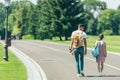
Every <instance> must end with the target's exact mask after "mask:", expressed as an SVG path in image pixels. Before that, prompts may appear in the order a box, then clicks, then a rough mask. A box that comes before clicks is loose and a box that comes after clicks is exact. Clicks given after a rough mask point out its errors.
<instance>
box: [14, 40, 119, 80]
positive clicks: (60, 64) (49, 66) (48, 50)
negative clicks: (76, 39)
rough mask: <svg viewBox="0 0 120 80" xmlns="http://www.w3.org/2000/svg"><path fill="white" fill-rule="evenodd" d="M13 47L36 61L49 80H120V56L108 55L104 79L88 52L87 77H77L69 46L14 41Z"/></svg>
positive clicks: (86, 59)
mask: <svg viewBox="0 0 120 80" xmlns="http://www.w3.org/2000/svg"><path fill="white" fill-rule="evenodd" d="M12 45H13V46H14V47H16V48H17V49H19V50H21V51H22V52H24V53H25V54H26V55H28V56H29V57H31V58H32V59H33V60H34V61H36V62H37V63H38V64H39V65H40V66H41V68H42V69H43V71H44V72H45V74H46V76H47V79H48V80H120V55H119V54H118V55H117V54H115V55H114V54H108V55H107V58H106V62H105V67H104V72H103V73H104V75H103V77H99V76H98V71H97V63H96V62H95V58H93V57H92V55H91V51H90V50H88V53H87V55H86V56H85V67H84V69H85V70H84V73H85V77H77V72H76V71H77V70H76V64H75V60H74V56H73V55H71V54H70V53H69V51H68V46H67V45H62V44H55V43H48V42H42V41H22V40H13V41H12Z"/></svg>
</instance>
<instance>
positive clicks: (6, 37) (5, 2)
mask: <svg viewBox="0 0 120 80" xmlns="http://www.w3.org/2000/svg"><path fill="white" fill-rule="evenodd" d="M4 5H5V8H6V27H5V47H4V48H5V54H4V57H3V59H4V60H5V61H8V9H9V6H10V0H4Z"/></svg>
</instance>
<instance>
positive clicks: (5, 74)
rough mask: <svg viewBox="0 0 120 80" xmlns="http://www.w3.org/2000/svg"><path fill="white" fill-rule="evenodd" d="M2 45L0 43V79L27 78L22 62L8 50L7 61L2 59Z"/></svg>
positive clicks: (25, 79)
mask: <svg viewBox="0 0 120 80" xmlns="http://www.w3.org/2000/svg"><path fill="white" fill-rule="evenodd" d="M3 55H4V47H3V46H2V44H0V80H27V71H26V68H25V66H24V64H23V63H22V62H21V61H20V60H19V59H18V58H17V57H16V56H15V55H14V54H13V53H11V52H10V51H9V61H8V62H5V61H3Z"/></svg>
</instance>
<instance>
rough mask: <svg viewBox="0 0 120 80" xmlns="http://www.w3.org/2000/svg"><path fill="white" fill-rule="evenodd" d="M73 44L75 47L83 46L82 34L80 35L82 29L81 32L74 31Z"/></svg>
mask: <svg viewBox="0 0 120 80" xmlns="http://www.w3.org/2000/svg"><path fill="white" fill-rule="evenodd" d="M74 46H75V47H80V46H83V36H82V31H81V32H79V33H78V32H75V36H74Z"/></svg>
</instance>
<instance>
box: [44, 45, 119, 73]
mask: <svg viewBox="0 0 120 80" xmlns="http://www.w3.org/2000/svg"><path fill="white" fill-rule="evenodd" d="M44 47H46V46H44ZM46 48H48V49H51V50H55V51H61V52H64V53H68V52H67V51H63V50H60V49H55V48H51V47H48V46H47V47H46ZM86 59H88V60H91V61H94V62H95V60H94V59H92V58H89V57H86ZM105 65H106V66H108V67H110V68H112V69H115V70H119V71H120V68H118V67H115V66H113V65H110V64H107V63H105Z"/></svg>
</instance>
